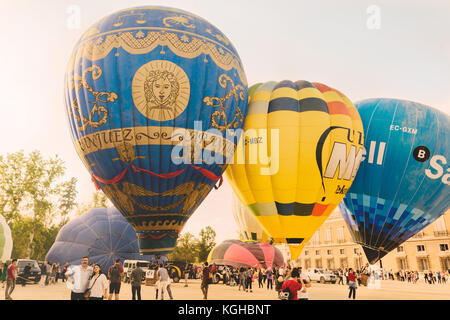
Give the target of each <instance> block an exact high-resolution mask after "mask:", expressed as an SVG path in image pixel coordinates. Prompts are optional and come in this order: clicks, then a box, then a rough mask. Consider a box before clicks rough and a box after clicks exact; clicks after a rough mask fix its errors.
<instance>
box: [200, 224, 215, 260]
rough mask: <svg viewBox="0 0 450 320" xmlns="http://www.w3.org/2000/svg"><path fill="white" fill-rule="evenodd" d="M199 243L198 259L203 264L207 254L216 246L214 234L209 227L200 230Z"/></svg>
mask: <svg viewBox="0 0 450 320" xmlns="http://www.w3.org/2000/svg"><path fill="white" fill-rule="evenodd" d="M199 235H200V241H199V243H198V259H199V262H204V261H206V259H207V258H208V255H209V252H210V251H211V250H212V249H213V248H214V247H215V246H216V232H215V231H214V229H213V228H211V227H210V226H207V227H206V228H205V229H202V230H200V234H199Z"/></svg>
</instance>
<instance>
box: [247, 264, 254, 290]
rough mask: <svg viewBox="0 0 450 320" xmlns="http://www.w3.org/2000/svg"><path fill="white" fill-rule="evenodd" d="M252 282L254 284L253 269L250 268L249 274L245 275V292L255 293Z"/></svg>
mask: <svg viewBox="0 0 450 320" xmlns="http://www.w3.org/2000/svg"><path fill="white" fill-rule="evenodd" d="M252 282H253V269H252V268H248V270H247V272H246V273H245V291H246V292H249V291H250V292H253V290H252Z"/></svg>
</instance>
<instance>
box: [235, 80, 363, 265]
mask: <svg viewBox="0 0 450 320" xmlns="http://www.w3.org/2000/svg"><path fill="white" fill-rule="evenodd" d="M249 93H250V103H249V107H248V113H247V117H246V120H245V124H244V130H245V131H244V132H245V136H244V137H243V138H242V139H241V141H240V145H238V148H237V151H236V157H235V159H234V162H235V163H234V164H231V165H230V167H229V168H228V169H227V173H226V174H227V178H228V179H229V180H230V184H231V186H232V187H233V190H234V191H235V193H236V195H237V196H238V198H239V199H240V200H241V201H242V203H245V204H246V205H247V206H248V208H249V209H250V210H251V211H252V212H253V214H254V215H255V217H256V219H257V220H258V221H259V223H260V224H261V225H262V227H263V228H264V229H265V230H266V232H267V233H268V234H270V236H271V237H273V240H274V242H275V243H287V244H288V245H289V247H290V251H291V258H292V260H295V259H296V258H297V257H298V255H299V254H300V252H301V250H302V249H303V247H304V245H305V244H306V242H308V240H309V239H310V238H311V237H312V236H313V234H314V232H315V231H316V230H317V229H318V228H319V226H320V225H321V224H322V223H323V222H324V221H325V220H326V219H327V217H328V216H329V215H330V214H331V212H332V211H333V210H334V209H335V208H336V206H337V205H338V204H339V202H341V200H342V198H343V197H344V195H345V193H346V192H347V190H348V188H349V187H350V185H351V183H352V181H353V178H354V176H355V174H356V172H357V170H358V167H359V162H360V160H361V158H362V156H363V152H364V148H363V139H364V137H363V130H362V124H361V119H360V117H359V115H358V112H357V111H356V108H355V107H354V106H353V104H352V102H351V101H350V100H349V99H348V98H347V97H346V96H344V95H343V94H342V93H340V92H339V91H337V90H335V89H332V88H330V87H328V86H326V85H324V84H321V83H315V82H307V81H297V82H292V81H281V82H279V83H277V82H273V81H272V82H266V83H263V84H257V85H254V86H252V87H251V88H250V89H249Z"/></svg>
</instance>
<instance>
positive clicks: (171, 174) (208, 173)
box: [92, 164, 223, 190]
mask: <svg viewBox="0 0 450 320" xmlns="http://www.w3.org/2000/svg"><path fill="white" fill-rule="evenodd" d="M130 166H131V168H132V169H133V171H134V172H143V173H147V174H150V175H152V176H155V177H158V178H162V179H171V178H175V177H178V176H179V175H180V174H182V173H183V172H184V170H186V168H184V169H181V170H177V171H174V172H169V173H155V172H152V171H149V170H146V169H142V168H138V167H136V166H134V165H132V164H131V165H130ZM190 166H191V167H192V168H194V169H195V170H197V171H199V172H200V173H201V174H203V175H204V176H205V177H207V178H208V179H210V180H213V181H219V185H218V186H214V188H215V189H218V188H220V186H221V185H222V182H223V178H222V175H220V176H217V175H215V174H214V173H213V172H211V171H209V170H207V169H204V168H201V167H197V166H194V165H192V164H190ZM128 167H129V166H127V167H126V168H125V169H123V171H122V172H121V173H119V174H118V175H117V176H115V177H114V178H112V179H109V180H108V179H103V178H100V177H99V176H96V175H95V174H94V173H92V181H93V182H94V185H95V188H96V189H97V190H99V189H100V186H99V185H98V183H97V181H98V182H101V183H103V184H113V183H117V182H119V181H120V180H122V179H123V177H124V176H125V173H126V172H127V170H128Z"/></svg>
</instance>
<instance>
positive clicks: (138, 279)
mask: <svg viewBox="0 0 450 320" xmlns="http://www.w3.org/2000/svg"><path fill="white" fill-rule="evenodd" d="M143 277H144V271H143V270H142V269H141V267H140V266H139V264H138V265H137V267H136V269H134V270H133V271H131V276H130V278H131V295H132V299H133V300H136V295H137V299H138V300H141V284H142V278H143Z"/></svg>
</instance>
